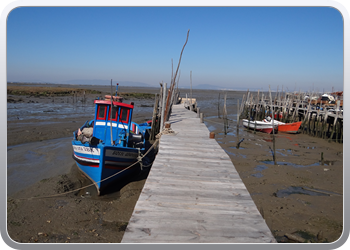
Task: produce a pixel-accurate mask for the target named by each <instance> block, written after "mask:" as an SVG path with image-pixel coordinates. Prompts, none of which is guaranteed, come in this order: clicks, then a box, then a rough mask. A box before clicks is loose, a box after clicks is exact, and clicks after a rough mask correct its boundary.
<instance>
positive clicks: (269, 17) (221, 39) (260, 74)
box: [7, 7, 344, 92]
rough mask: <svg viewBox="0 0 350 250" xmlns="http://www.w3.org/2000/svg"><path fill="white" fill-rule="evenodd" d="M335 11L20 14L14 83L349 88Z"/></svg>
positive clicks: (10, 60) (10, 34)
mask: <svg viewBox="0 0 350 250" xmlns="http://www.w3.org/2000/svg"><path fill="white" fill-rule="evenodd" d="M343 28H344V26H343V18H342V15H341V13H340V12H339V11H338V10H337V9H335V8H331V7H21V8H17V9H14V10H12V11H11V12H10V14H9V15H8V19H7V81H8V82H50V83H72V82H76V83H83V82H84V83H94V82H95V83H96V82H98V83H101V82H103V83H104V82H105V85H108V84H109V83H110V80H111V79H113V82H124V84H131V83H132V82H136V83H145V84H148V86H155V87H158V86H159V82H162V81H163V82H167V83H168V84H169V83H170V79H171V74H172V60H173V72H175V70H176V68H177V64H178V61H179V57H180V52H181V50H182V47H183V45H184V43H185V41H186V35H187V31H188V30H190V32H189V38H188V42H187V44H186V47H185V49H184V52H183V55H182V59H181V64H180V75H179V78H178V80H179V87H189V86H190V72H192V85H193V86H204V85H212V86H216V87H219V88H227V89H245V90H246V89H248V88H249V89H251V90H254V89H262V90H268V88H269V85H270V86H271V89H277V88H279V89H280V90H281V89H282V87H283V88H284V89H288V90H290V91H299V90H302V91H310V90H311V91H313V90H319V91H321V92H322V91H331V90H332V89H333V90H335V91H341V90H343V82H344V78H343V74H344V69H343V67H344V63H343V60H344V55H343V53H344V49H343V46H344V42H343V36H344V33H343Z"/></svg>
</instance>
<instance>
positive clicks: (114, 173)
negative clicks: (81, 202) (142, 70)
mask: <svg viewBox="0 0 350 250" xmlns="http://www.w3.org/2000/svg"><path fill="white" fill-rule="evenodd" d="M117 88H118V85H117ZM105 98H106V99H105V100H95V101H94V104H95V118H94V119H93V120H91V121H86V122H85V124H84V125H83V126H82V127H80V128H79V129H78V130H77V131H75V132H74V133H73V140H72V146H73V159H74V160H75V161H76V164H77V166H78V167H79V169H80V170H81V171H82V172H83V173H84V174H85V175H86V176H87V177H88V178H89V179H90V180H91V181H92V182H93V183H94V184H95V186H96V188H97V191H98V195H100V192H101V191H102V190H104V189H106V188H107V187H109V186H110V185H113V184H114V183H115V182H116V181H120V180H122V179H123V178H125V177H126V176H129V175H130V174H133V173H135V172H136V170H138V169H140V164H139V163H140V162H143V163H145V162H144V160H147V159H143V158H142V156H143V155H144V154H145V151H146V147H145V145H146V140H147V137H148V136H149V129H150V128H151V127H150V122H146V123H142V124H136V123H135V122H132V121H131V118H132V113H133V109H134V103H130V104H125V103H122V98H120V97H118V96H117V93H116V96H113V97H111V96H105ZM111 99H112V100H111ZM147 163H150V162H147Z"/></svg>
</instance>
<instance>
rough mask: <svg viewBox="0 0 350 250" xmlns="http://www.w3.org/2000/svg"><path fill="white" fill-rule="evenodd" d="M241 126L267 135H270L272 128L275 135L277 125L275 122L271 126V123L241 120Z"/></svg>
mask: <svg viewBox="0 0 350 250" xmlns="http://www.w3.org/2000/svg"><path fill="white" fill-rule="evenodd" d="M243 126H244V127H246V128H249V129H253V130H254V129H255V130H257V131H261V132H264V133H268V134H271V132H272V129H273V128H275V133H277V130H278V124H277V123H276V122H275V123H274V124H273V126H272V121H270V122H269V121H266V122H265V121H249V120H247V119H243Z"/></svg>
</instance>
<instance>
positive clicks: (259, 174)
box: [252, 173, 263, 178]
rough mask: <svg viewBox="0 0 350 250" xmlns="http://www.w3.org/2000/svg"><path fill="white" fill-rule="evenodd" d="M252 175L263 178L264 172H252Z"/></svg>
mask: <svg viewBox="0 0 350 250" xmlns="http://www.w3.org/2000/svg"><path fill="white" fill-rule="evenodd" d="M252 176H254V177H256V178H261V177H263V174H262V173H256V174H252Z"/></svg>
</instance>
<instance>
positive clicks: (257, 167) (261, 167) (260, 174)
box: [251, 165, 267, 178]
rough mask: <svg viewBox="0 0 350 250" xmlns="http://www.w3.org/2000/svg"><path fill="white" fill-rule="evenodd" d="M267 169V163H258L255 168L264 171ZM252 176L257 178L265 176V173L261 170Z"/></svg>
mask: <svg viewBox="0 0 350 250" xmlns="http://www.w3.org/2000/svg"><path fill="white" fill-rule="evenodd" d="M265 169H267V167H266V166H265V165H258V166H256V167H255V168H254V170H255V171H262V170H265ZM251 176H254V177H256V178H261V177H263V174H262V173H260V172H259V173H255V174H252V175H251Z"/></svg>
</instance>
